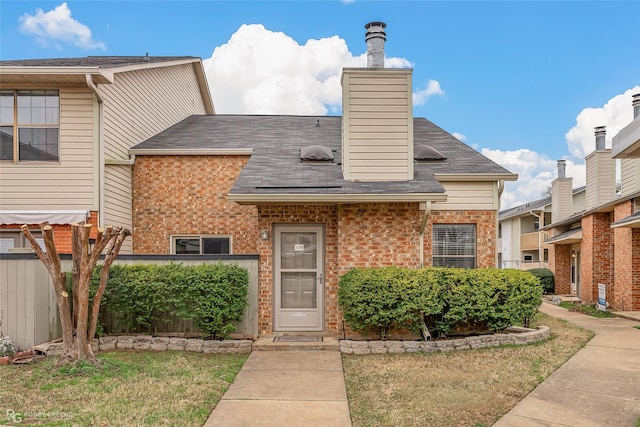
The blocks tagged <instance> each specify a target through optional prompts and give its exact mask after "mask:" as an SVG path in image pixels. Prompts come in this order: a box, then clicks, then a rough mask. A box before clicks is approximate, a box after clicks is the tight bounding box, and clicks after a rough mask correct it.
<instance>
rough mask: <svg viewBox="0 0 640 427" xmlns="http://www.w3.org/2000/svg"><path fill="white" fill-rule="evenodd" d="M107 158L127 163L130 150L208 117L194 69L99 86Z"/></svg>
mask: <svg viewBox="0 0 640 427" xmlns="http://www.w3.org/2000/svg"><path fill="white" fill-rule="evenodd" d="M98 90H99V92H100V95H101V96H102V98H103V100H104V102H103V109H104V111H103V114H104V143H105V150H106V152H105V154H106V157H107V158H113V159H125V158H127V157H128V150H129V148H131V147H132V146H133V145H135V144H138V143H140V142H142V141H144V140H146V139H148V138H149V137H151V136H153V135H155V134H157V133H159V132H161V131H163V130H164V129H166V128H168V127H169V126H172V125H174V124H176V123H177V122H179V121H180V120H183V119H184V118H186V117H188V116H190V115H192V114H205V113H206V111H205V107H204V103H203V101H202V95H201V93H200V88H199V86H198V81H197V79H196V76H195V73H194V70H193V65H192V64H183V65H176V66H171V67H159V68H150V69H144V70H135V71H128V72H124V73H118V74H116V75H115V77H114V84H111V85H99V86H98Z"/></svg>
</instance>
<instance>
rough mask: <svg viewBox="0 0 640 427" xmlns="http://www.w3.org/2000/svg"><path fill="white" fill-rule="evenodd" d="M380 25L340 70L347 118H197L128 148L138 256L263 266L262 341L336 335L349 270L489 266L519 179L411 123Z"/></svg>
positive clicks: (403, 85)
mask: <svg viewBox="0 0 640 427" xmlns="http://www.w3.org/2000/svg"><path fill="white" fill-rule="evenodd" d="M384 27H385V25H384V24H383V23H372V24H369V25H367V29H368V32H367V45H368V67H367V68H345V69H344V70H343V75H342V86H343V104H342V106H343V116H342V117H327V116H252V115H206V116H202V115H194V116H192V117H189V118H186V119H185V120H183V121H181V122H179V123H177V124H176V125H174V126H172V127H170V128H168V129H167V130H165V131H163V132H160V133H159V134H157V135H155V136H153V137H151V138H149V139H147V140H146V141H144V142H142V143H140V144H138V145H136V146H134V147H133V148H132V149H131V150H130V151H129V153H130V154H131V155H132V156H135V164H134V167H133V250H134V252H135V253H144V254H167V253H174V254H210V253H222V254H224V253H233V254H259V256H260V264H259V285H258V286H259V292H258V308H257V310H258V329H259V333H260V334H261V335H268V334H272V333H274V332H286V331H316V332H321V333H325V334H331V335H335V334H336V333H337V332H339V331H341V330H342V329H343V328H344V326H345V325H344V324H343V321H342V318H341V316H340V314H339V310H338V304H337V288H338V281H339V277H340V276H341V275H343V274H344V273H346V272H347V271H348V270H350V269H352V268H354V267H379V266H390V265H395V266H404V267H411V268H419V267H420V266H423V265H424V266H461V267H471V268H475V267H477V268H487V267H495V265H496V259H497V245H496V244H497V224H498V211H499V204H500V203H499V200H500V193H501V191H502V189H503V188H504V181H513V180H515V179H517V175H515V174H512V173H510V172H509V171H507V170H506V169H504V168H503V167H501V166H499V165H497V164H496V163H494V162H493V161H491V160H489V159H488V158H486V157H484V156H482V155H481V154H479V153H478V152H477V151H475V150H473V149H472V148H470V147H469V146H467V145H465V144H463V143H462V142H460V141H459V140H457V139H456V138H454V137H453V136H452V135H450V134H449V133H447V132H446V131H444V130H442V129H441V128H439V127H438V126H436V125H435V124H433V123H432V122H430V121H428V120H427V119H424V118H414V117H413V108H412V96H411V94H412V70H411V69H388V68H384V67H383V64H384V49H383V45H384V40H385V33H384V32H383V29H384Z"/></svg>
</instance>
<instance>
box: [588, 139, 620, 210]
mask: <svg viewBox="0 0 640 427" xmlns="http://www.w3.org/2000/svg"><path fill="white" fill-rule="evenodd" d="M594 134H595V139H596V149H595V151H594V152H593V153H591V154H589V155H587V157H586V159H585V160H586V168H587V189H586V198H587V200H586V208H587V210H590V209H593V208H595V207H598V206H601V205H604V204H605V203H608V202H610V201H612V200H613V199H614V198H615V197H616V164H615V160H613V159H612V158H611V149H606V148H605V139H606V135H607V132H606V130H605V126H598V127H596V128H595V132H594Z"/></svg>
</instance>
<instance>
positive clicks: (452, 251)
mask: <svg viewBox="0 0 640 427" xmlns="http://www.w3.org/2000/svg"><path fill="white" fill-rule="evenodd" d="M433 266H434V267H462V268H475V267H476V226H475V224H433Z"/></svg>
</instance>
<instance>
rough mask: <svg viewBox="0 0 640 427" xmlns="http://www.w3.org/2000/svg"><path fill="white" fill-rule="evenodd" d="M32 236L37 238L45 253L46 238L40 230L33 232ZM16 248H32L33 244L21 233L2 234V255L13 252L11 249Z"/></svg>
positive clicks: (0, 251) (0, 247) (4, 232)
mask: <svg viewBox="0 0 640 427" xmlns="http://www.w3.org/2000/svg"><path fill="white" fill-rule="evenodd" d="M31 234H33V237H35V238H36V241H37V242H38V243H39V244H40V247H41V248H42V250H43V251H46V248H45V247H44V238H43V237H42V233H41V232H40V230H37V231H36V230H31ZM15 248H31V243H29V241H28V240H27V239H26V238H25V237H24V235H23V234H22V232H21V231H2V232H0V254H6V253H10V252H12V251H11V249H15Z"/></svg>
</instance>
